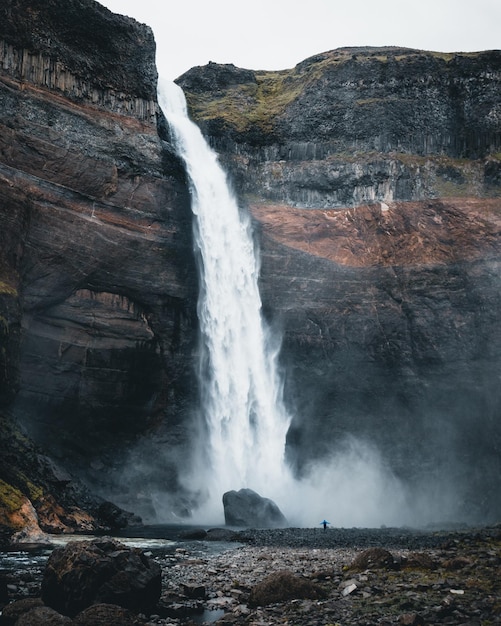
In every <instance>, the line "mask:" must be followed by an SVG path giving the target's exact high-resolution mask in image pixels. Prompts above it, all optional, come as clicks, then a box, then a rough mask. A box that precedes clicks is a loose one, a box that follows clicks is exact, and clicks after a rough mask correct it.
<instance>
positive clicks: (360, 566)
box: [350, 548, 395, 570]
mask: <svg viewBox="0 0 501 626" xmlns="http://www.w3.org/2000/svg"><path fill="white" fill-rule="evenodd" d="M350 568H351V569H354V570H366V569H395V559H394V558H393V555H392V554H391V552H389V551H388V550H385V549H384V548H368V549H367V550H364V551H363V552H361V553H360V554H359V555H358V556H357V557H356V558H355V560H354V561H353V563H352V564H351V566H350Z"/></svg>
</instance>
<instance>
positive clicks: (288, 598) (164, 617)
mask: <svg viewBox="0 0 501 626" xmlns="http://www.w3.org/2000/svg"><path fill="white" fill-rule="evenodd" d="M226 539H227V540H228V539H232V540H233V542H234V543H231V542H228V541H225V542H224V543H219V544H218V545H217V546H215V545H214V544H213V543H212V542H200V543H197V542H186V543H184V544H183V543H181V544H180V545H179V547H178V548H177V549H176V550H175V551H174V552H170V553H168V554H167V553H165V552H163V553H161V552H158V553H155V554H154V555H152V558H153V559H154V560H155V561H156V562H157V563H158V564H159V565H160V566H161V568H162V581H163V582H162V596H161V599H160V602H159V603H158V605H157V606H156V607H155V608H154V609H153V610H151V611H150V612H149V614H144V613H143V614H138V615H136V614H134V615H132V614H130V613H127V615H125V614H124V615H123V616H122V619H124V620H126V621H124V622H123V623H124V624H125V623H127V624H129V623H131V624H149V625H153V624H179V625H181V624H190V625H191V624H194V623H197V624H200V623H219V624H234V625H242V626H244V625H245V626H251V625H252V626H258V625H260V626H264V625H265V624H266V625H272V624H289V625H291V624H294V625H295V626H310V625H311V626H321V625H322V626H323V625H327V624H337V623H338V624H350V625H351V624H356V625H362V624H363V625H365V626H371V625H376V624H377V625H379V626H380V625H388V626H390V625H400V624H404V625H405V624H407V625H413V624H414V625H419V624H424V625H432V624H452V625H458V626H459V625H465V624H471V625H474V624H475V625H479V626H480V624H494V623H499V620H500V619H501V601H500V594H501V584H500V573H501V528H500V527H499V526H498V527H490V528H483V529H461V530H455V531H414V530H410V529H395V528H388V529H356V528H355V529H337V528H331V529H327V530H326V531H323V530H322V529H294V528H292V529H291V528H288V529H280V530H247V531H238V532H234V533H233V534H232V535H230V534H228V535H226ZM215 548H216V549H215ZM280 580H289V581H293V582H294V585H292V584H289V585H288V586H287V593H284V595H282V596H280V594H279V593H277V588H279V587H280V585H277V581H280ZM14 585H16V589H17V590H16V592H15V593H13V592H11V600H15V599H16V598H21V597H23V595H24V596H25V597H26V596H27V595H30V596H32V597H33V598H35V597H36V595H37V588H36V587H33V588H30V589H29V590H28V589H27V588H25V587H24V586H23V585H24V583H23V582H22V581H21V580H16V579H15V574H11V586H14ZM267 585H268V588H267ZM258 590H259V591H260V595H258V593H257V591H258ZM261 592H262V593H261ZM265 592H267V593H268V595H266V593H265ZM257 598H259V599H257ZM16 607H17V610H16ZM40 607H41V604H40V603H39V601H37V600H35V599H30V598H28V599H24V600H22V601H21V602H15V603H12V604H10V605H8V606H7V607H5V608H4V611H3V618H2V619H3V620H4V621H0V623H1V624H15V623H16V621H12V617H9V616H16V619H17V618H18V617H19V615H20V613H21V612H22V611H21V610H20V609H25V610H28V609H30V610H31V611H38V612H40ZM117 609H118V607H115V608H113V606H110V605H108V606H107V605H96V606H94V607H93V608H92V610H91V609H87V611H88V612H89V619H90V618H91V617H92V620H93V621H91V622H85V620H84V621H82V619H84V616H83V614H80V615H79V616H77V617H75V618H74V621H73V622H66V623H78V624H83V623H86V624H87V623H92V624H96V625H99V624H105V623H106V624H109V623H115V622H113V621H108V622H107V621H106V620H107V619H108V620H113V619H115V618H116V619H120V616H118V614H117ZM24 619H26V618H24ZM100 619H102V620H104V621H99V620H100ZM6 620H7V621H6ZM17 623H25V622H17ZM26 623H30V622H28V621H27V622H26ZM33 623H35V622H33ZM54 623H56V622H54ZM58 623H59V622H58ZM60 623H64V622H60ZM117 623H118V622H117Z"/></svg>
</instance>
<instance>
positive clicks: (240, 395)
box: [159, 83, 290, 515]
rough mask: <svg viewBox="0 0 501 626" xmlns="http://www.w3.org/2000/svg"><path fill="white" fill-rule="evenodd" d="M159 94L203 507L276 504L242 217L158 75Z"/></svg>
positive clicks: (276, 401) (275, 460)
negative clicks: (186, 270) (182, 266)
mask: <svg viewBox="0 0 501 626" xmlns="http://www.w3.org/2000/svg"><path fill="white" fill-rule="evenodd" d="M159 102H160V106H161V107H162V110H163V111H164V113H165V115H166V117H167V119H168V121H169V124H170V127H171V129H172V132H173V134H174V135H175V142H176V148H177V150H178V153H179V154H180V156H181V157H182V158H183V160H184V161H185V164H186V168H187V172H188V176H189V180H190V188H191V195H192V210H193V213H194V215H195V225H194V232H195V243H196V246H197V248H198V252H199V257H200V266H201V271H200V281H201V287H200V296H199V302H198V315H199V322H200V330H201V343H202V345H201V361H200V370H201V371H200V384H201V406H202V411H203V414H204V417H205V421H206V424H207V441H206V451H207V454H208V467H207V468H206V469H205V471H204V472H203V473H202V476H203V480H204V482H205V487H206V490H207V492H208V508H207V510H206V511H205V513H206V514H209V515H210V514H211V513H216V512H218V511H219V512H220V513H219V515H221V512H222V504H221V498H222V494H223V493H224V492H225V491H228V490H230V489H237V490H238V489H241V488H243V487H248V488H250V489H254V490H255V491H257V492H258V493H260V494H261V495H264V496H266V497H271V498H273V499H276V501H277V503H278V504H279V500H280V492H281V491H282V490H283V486H284V481H285V482H286V481H287V480H288V470H287V467H286V465H285V462H284V450H285V436H286V433H287V429H288V427H289V423H290V419H289V416H288V415H287V412H286V410H285V409H284V406H283V403H282V386H281V381H280V377H279V375H278V373H277V350H276V349H275V348H274V347H273V345H272V343H271V341H270V340H271V337H270V334H269V331H268V328H267V326H266V324H265V323H264V320H263V318H262V315H261V299H260V295H259V289H258V274H259V264H258V260H257V255H256V253H255V249H254V242H253V238H252V232H251V224H250V220H249V217H248V215H247V214H246V213H244V212H242V211H241V210H240V209H239V207H238V204H237V201H236V199H235V197H234V196H233V194H232V193H231V191H230V189H229V186H228V184H227V180H226V175H225V173H224V171H223V170H222V168H221V167H220V165H219V163H218V161H217V157H216V155H215V153H214V152H213V151H212V150H211V149H210V147H209V146H208V144H207V143H206V141H205V139H204V138H203V136H202V134H201V132H200V130H199V128H198V127H197V126H196V125H195V124H193V123H192V122H191V121H190V120H189V118H188V116H187V112H186V103H185V99H184V94H183V92H182V90H181V89H180V88H179V87H178V86H177V85H175V84H174V83H163V84H162V85H161V88H160V90H159ZM197 473H198V474H199V475H200V472H197ZM279 506H280V504H279Z"/></svg>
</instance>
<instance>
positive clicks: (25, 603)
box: [1, 598, 44, 626]
mask: <svg viewBox="0 0 501 626" xmlns="http://www.w3.org/2000/svg"><path fill="white" fill-rule="evenodd" d="M43 606H44V604H43V602H42V599H41V598H23V599H22V600H15V601H14V602H11V603H10V604H7V605H6V606H5V607H4V608H3V609H2V616H1V617H2V622H1V623H2V626H14V625H15V624H16V622H17V620H18V619H20V617H21V616H22V615H24V614H25V613H28V612H29V611H32V610H33V609H36V608H39V607H43Z"/></svg>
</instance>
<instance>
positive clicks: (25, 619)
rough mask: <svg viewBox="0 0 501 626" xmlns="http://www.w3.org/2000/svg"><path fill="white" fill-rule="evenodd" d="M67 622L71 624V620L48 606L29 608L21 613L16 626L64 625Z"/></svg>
mask: <svg viewBox="0 0 501 626" xmlns="http://www.w3.org/2000/svg"><path fill="white" fill-rule="evenodd" d="M67 624H73V620H72V619H70V618H69V617H67V616H66V615H61V614H60V613H58V612H57V611H54V609H51V608H50V607H48V606H39V607H36V608H34V609H31V610H30V611H27V612H26V613H23V614H22V615H21V616H20V617H19V619H18V620H17V622H16V626H65V625H67Z"/></svg>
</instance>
